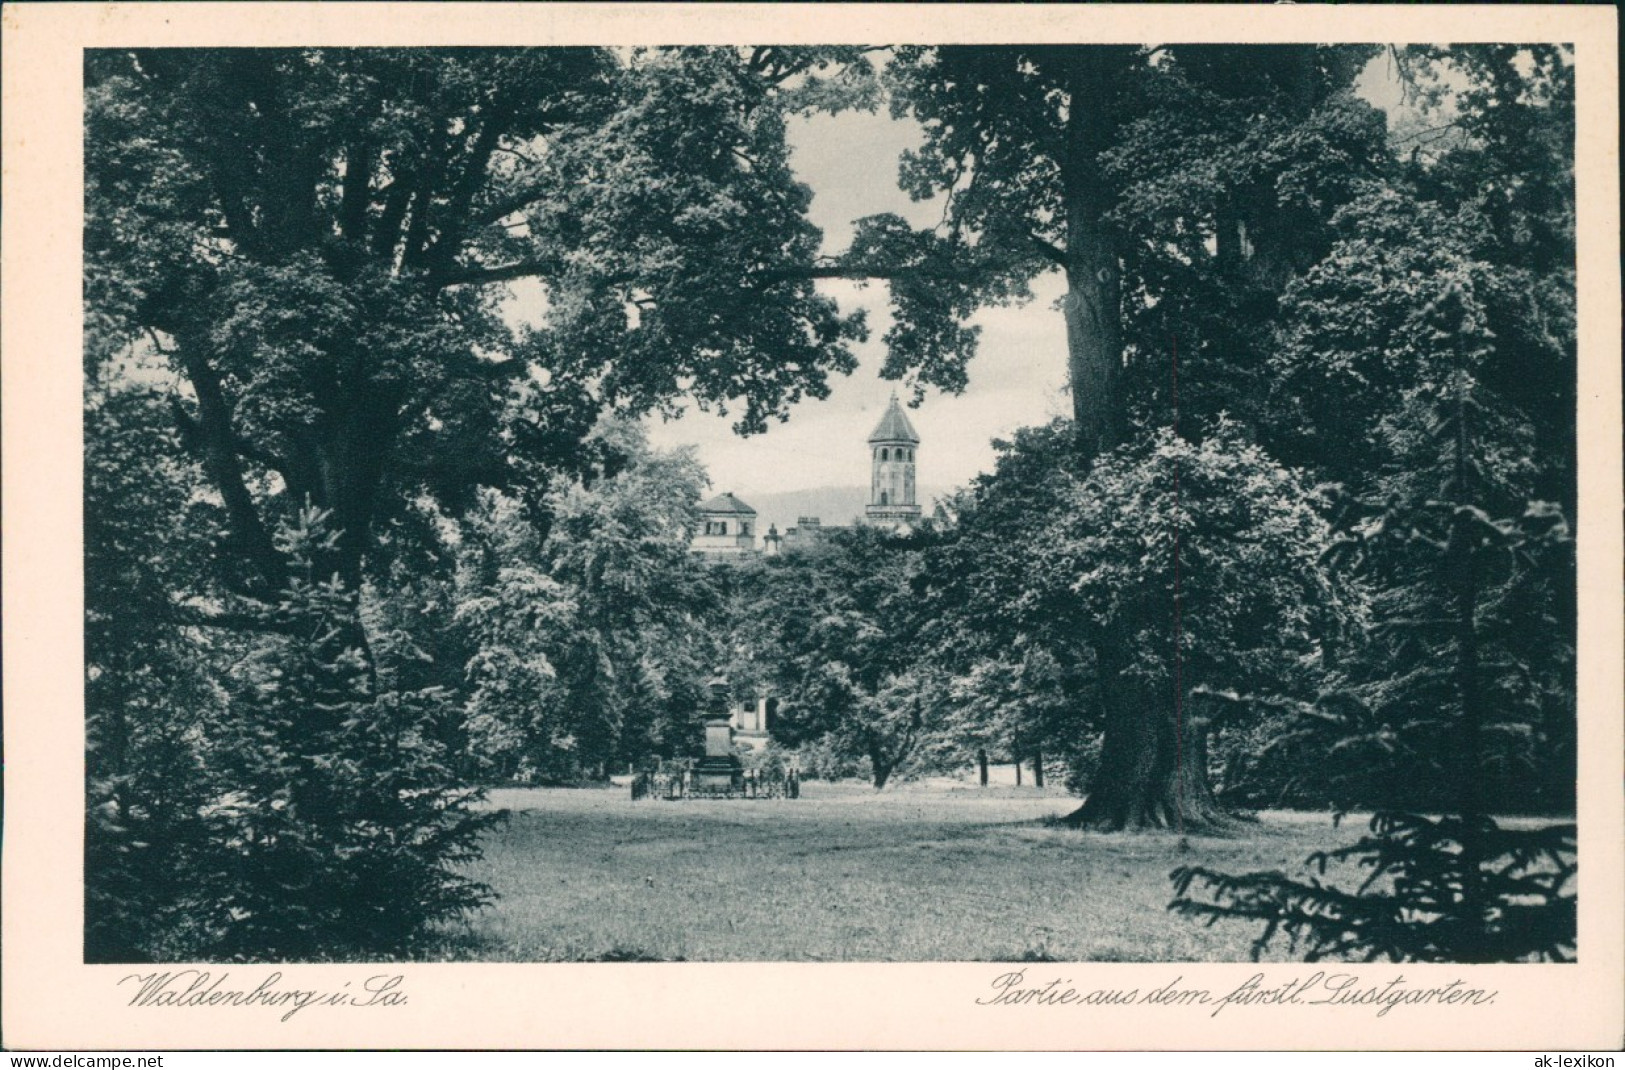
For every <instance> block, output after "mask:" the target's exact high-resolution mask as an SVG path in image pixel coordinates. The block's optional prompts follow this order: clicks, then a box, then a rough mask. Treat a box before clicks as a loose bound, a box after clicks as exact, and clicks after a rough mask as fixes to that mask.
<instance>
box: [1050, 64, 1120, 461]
mask: <svg viewBox="0 0 1625 1070" xmlns="http://www.w3.org/2000/svg"><path fill="white" fill-rule="evenodd" d="M1116 51H1117V50H1114V49H1108V48H1098V47H1091V48H1079V49H1075V50H1072V52H1071V58H1072V64H1071V70H1070V71H1069V75H1070V77H1069V79H1068V81H1069V84H1070V86H1071V101H1070V104H1069V109H1068V115H1067V128H1066V153H1065V157H1064V165H1063V176H1062V186H1063V195H1064V196H1065V198H1066V203H1065V211H1066V234H1067V245H1066V260H1067V264H1066V281H1067V293H1066V297H1065V299H1064V300H1063V301H1062V314H1063V316H1064V317H1065V319H1066V349H1067V377H1068V379H1069V381H1070V385H1071V388H1072V416H1073V421H1074V423H1075V424H1076V429H1077V436H1078V447H1079V449H1080V450H1081V451H1082V453H1083V455H1084V459H1085V460H1086V461H1092V460H1093V459H1094V458H1095V457H1097V456H1099V455H1100V454H1101V453H1104V452H1105V451H1106V450H1109V449H1111V448H1112V447H1113V446H1115V445H1116V444H1117V435H1118V410H1119V408H1120V407H1121V406H1120V399H1119V397H1118V385H1117V380H1118V375H1119V371H1120V369H1121V366H1122V360H1123V341H1122V323H1121V317H1122V310H1121V308H1120V302H1121V293H1120V290H1121V273H1120V269H1119V266H1118V262H1117V243H1116V241H1115V239H1114V236H1113V235H1112V233H1111V231H1110V228H1109V226H1108V224H1107V221H1106V213H1107V212H1109V211H1110V210H1111V208H1112V203H1113V201H1114V199H1115V198H1114V196H1113V191H1112V189H1111V187H1110V184H1109V183H1108V182H1107V180H1106V176H1105V174H1104V172H1103V171H1102V169H1101V164H1100V154H1101V152H1102V151H1104V150H1105V149H1106V148H1108V147H1109V146H1110V140H1111V131H1112V126H1113V116H1112V109H1111V106H1110V104H1109V103H1108V102H1107V101H1108V97H1109V95H1110V94H1111V93H1112V91H1113V85H1112V82H1113V74H1114V72H1115V70H1116V67H1117V56H1116V55H1115V53H1116Z"/></svg>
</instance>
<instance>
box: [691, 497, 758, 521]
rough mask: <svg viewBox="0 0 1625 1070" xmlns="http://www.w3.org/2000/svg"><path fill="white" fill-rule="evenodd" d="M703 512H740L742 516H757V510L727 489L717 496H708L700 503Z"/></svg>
mask: <svg viewBox="0 0 1625 1070" xmlns="http://www.w3.org/2000/svg"><path fill="white" fill-rule="evenodd" d="M700 512H702V513H738V514H740V515H741V516H755V515H756V510H754V509H752V508H751V507H750V506H748V505H746V504H745V503H744V502H742V501H740V500H739V499H738V498H735V497H734V496H733V495H732V494H730V493H728V492H727V491H723V492H722V493H721V494H718V495H717V496H716V497H715V498H707V499H706V500H705V501H703V502H701V503H700Z"/></svg>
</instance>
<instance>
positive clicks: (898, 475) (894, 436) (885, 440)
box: [863, 394, 920, 531]
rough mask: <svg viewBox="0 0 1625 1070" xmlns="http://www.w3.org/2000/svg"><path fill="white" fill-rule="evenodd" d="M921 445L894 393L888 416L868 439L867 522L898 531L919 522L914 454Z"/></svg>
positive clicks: (881, 420)
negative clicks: (869, 458) (915, 489)
mask: <svg viewBox="0 0 1625 1070" xmlns="http://www.w3.org/2000/svg"><path fill="white" fill-rule="evenodd" d="M919 445H920V436H919V435H917V434H915V433H914V427H913V425H912V424H910V423H909V422H908V417H907V416H906V415H904V413H903V407H902V406H901V405H899V404H898V403H897V395H896V394H893V395H892V396H891V404H889V405H888V406H886V415H884V416H882V417H881V418H880V423H879V424H878V425H877V426H876V427H875V430H874V433H873V434H871V435H870V436H869V453H870V457H871V461H870V465H871V473H872V474H871V476H870V480H869V505H868V507H867V508H866V509H864V511H863V518H864V521H865V522H866V523H868V524H872V525H874V526H876V527H886V528H891V529H892V530H894V531H895V530H897V529H899V528H907V527H912V526H914V525H915V524H918V523H919V522H920V506H919V504H918V503H917V502H916V501H915V500H914V451H915V449H917V448H918V447H919Z"/></svg>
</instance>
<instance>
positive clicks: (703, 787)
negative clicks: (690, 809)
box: [694, 712, 744, 791]
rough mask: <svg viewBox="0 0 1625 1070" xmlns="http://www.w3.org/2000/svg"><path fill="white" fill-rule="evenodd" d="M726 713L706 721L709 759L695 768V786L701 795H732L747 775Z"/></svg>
mask: <svg viewBox="0 0 1625 1070" xmlns="http://www.w3.org/2000/svg"><path fill="white" fill-rule="evenodd" d="M729 721H730V717H729V716H728V714H727V713H726V712H723V713H713V714H712V715H711V716H709V717H707V718H706V719H705V757H704V758H701V759H700V763H699V764H698V765H696V766H695V767H694V784H695V787H697V788H698V789H699V790H700V791H732V790H733V789H734V788H735V787H737V786H738V785H739V783H740V780H741V779H742V777H743V775H744V767H743V766H742V765H741V764H740V762H739V758H738V756H737V755H735V754H734V752H733V734H734V732H733V726H732V725H731V724H730V723H729Z"/></svg>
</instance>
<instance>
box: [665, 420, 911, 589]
mask: <svg viewBox="0 0 1625 1070" xmlns="http://www.w3.org/2000/svg"><path fill="white" fill-rule="evenodd" d="M868 445H869V503H868V504H867V505H866V506H865V507H864V510H863V516H861V517H855V518H854V520H855V521H856V522H857V523H861V524H863V525H864V526H867V527H878V528H886V529H888V530H890V531H908V530H909V529H910V528H912V527H914V526H915V525H916V524H918V523H919V522H920V505H919V502H918V501H917V500H916V498H915V464H916V463H917V462H916V454H917V453H918V451H919V447H920V436H919V434H918V433H916V432H915V430H914V425H913V424H911V423H909V420H908V415H907V414H906V413H905V412H904V411H903V407H902V405H900V404H899V403H898V401H897V395H896V394H893V395H892V397H891V401H890V403H889V404H888V405H887V406H886V412H885V414H884V415H882V416H881V418H880V423H878V424H877V425H875V429H874V432H873V433H872V434H870V435H869V440H868ZM699 513H700V522H699V527H698V528H697V529H696V530H695V532H694V537H693V541H692V542H691V544H690V549H691V550H692V551H693V552H694V553H695V554H697V555H699V556H700V557H703V558H706V559H707V560H711V561H740V560H743V559H746V558H751V557H757V556H766V557H776V556H778V555H779V554H788V553H796V552H805V551H810V550H816V549H817V548H818V547H819V546H822V545H823V544H824V542H825V541H826V540H827V539H828V538H829V537H830V536H831V535H833V534H834V533H836V532H838V531H844V530H845V525H837V524H825V523H823V522H822V521H821V520H820V519H819V518H818V517H816V516H803V517H797V518H796V524H795V526H794V527H791V528H786V529H785V530H784V531H783V532H782V533H781V532H780V531H779V529H778V526H777V525H770V526H769V527H768V529H767V531H766V532H765V533H762V535H761V539H762V542H761V545H760V546H758V545H757V543H756V539H757V532H756V510H755V509H753V508H751V507H750V506H749V505H747V504H746V503H745V502H743V501H741V500H740V499H739V498H737V497H735V496H734V495H733V494H731V493H729V492H726V491H724V492H723V493H721V494H718V495H717V496H716V497H714V498H708V499H706V500H705V501H703V502H701V503H700V504H699Z"/></svg>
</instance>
